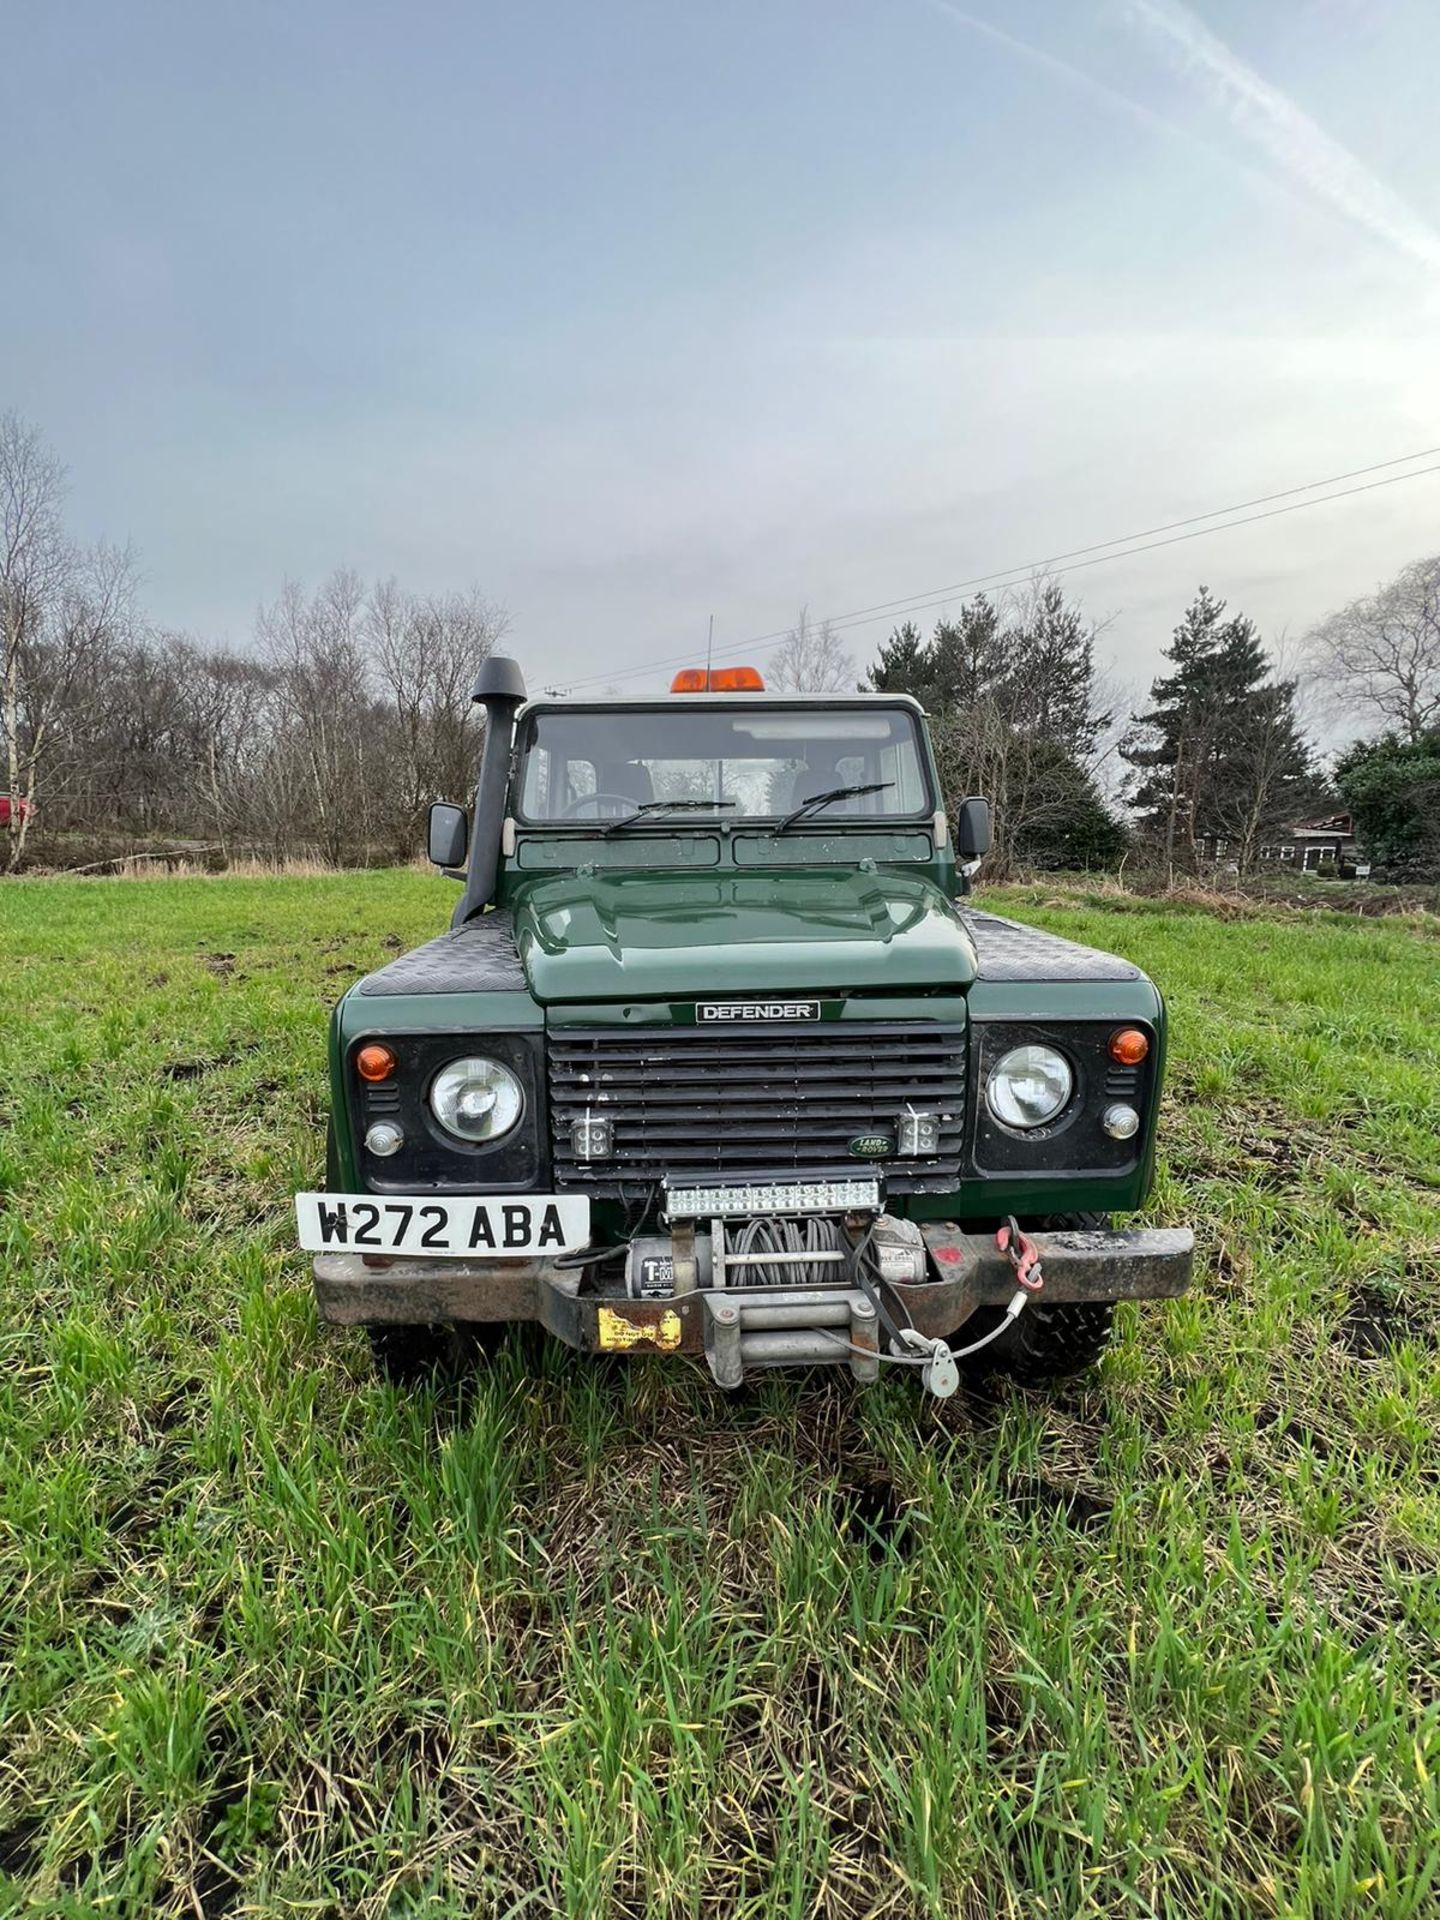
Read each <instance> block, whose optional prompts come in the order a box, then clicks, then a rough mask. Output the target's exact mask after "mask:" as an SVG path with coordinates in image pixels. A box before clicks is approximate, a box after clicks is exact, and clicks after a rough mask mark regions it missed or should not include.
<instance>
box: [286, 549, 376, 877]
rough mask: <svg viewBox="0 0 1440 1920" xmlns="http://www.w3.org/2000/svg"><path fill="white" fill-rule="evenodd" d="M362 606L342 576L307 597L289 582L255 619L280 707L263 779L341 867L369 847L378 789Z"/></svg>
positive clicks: (352, 580) (356, 585) (352, 582)
mask: <svg viewBox="0 0 1440 1920" xmlns="http://www.w3.org/2000/svg"><path fill="white" fill-rule="evenodd" d="M364 601H365V594H364V589H363V587H362V586H361V584H360V580H359V577H358V576H357V575H356V574H354V573H352V572H350V571H349V570H348V569H346V568H341V569H340V570H339V571H338V572H336V573H333V574H332V575H331V576H330V578H329V579H328V580H327V581H326V582H325V584H324V585H323V586H322V587H320V588H319V589H318V591H317V592H316V593H314V594H313V595H310V596H307V595H306V593H305V591H304V589H303V588H302V587H300V586H299V585H298V584H297V583H296V582H295V581H293V580H287V581H286V582H285V585H284V586H283V587H282V589H281V591H280V596H279V598H278V599H277V600H276V601H275V603H274V605H273V606H269V607H262V608H261V609H260V613H259V615H258V617H257V620H256V633H257V637H258V638H259V640H260V644H261V647H262V650H263V652H264V655H265V657H266V659H267V660H268V662H269V664H270V665H271V667H272V668H273V669H274V671H275V674H276V676H277V691H278V693H279V694H280V697H281V700H282V703H283V704H282V706H281V708H280V711H279V712H278V713H277V715H276V717H275V723H274V745H273V747H272V752H271V759H270V766H269V768H268V770H267V775H266V777H267V779H268V780H270V781H271V782H272V791H273V793H274V794H275V795H276V796H278V795H280V794H281V793H282V792H283V793H284V794H285V795H286V796H287V797H288V800H289V803H290V804H288V805H287V807H286V812H287V813H290V814H291V816H292V818H293V819H294V821H295V823H296V824H297V825H298V826H299V827H300V829H301V830H302V831H303V832H304V833H306V834H307V835H308V837H309V838H310V839H311V840H312V842H313V843H314V844H315V845H317V846H318V847H319V848H320V850H321V852H322V853H323V854H324V856H325V858H326V859H327V860H330V861H332V862H334V863H335V864H337V865H338V864H339V863H340V862H341V861H342V860H343V859H344V858H345V856H346V854H347V852H350V851H352V850H354V849H356V848H363V847H364V846H365V845H366V843H367V841H368V838H369V829H370V826H371V823H372V818H373V815H374V813H375V811H376V804H375V803H376V800H377V797H378V796H377V794H376V791H375V783H376V781H377V780H378V779H380V778H382V777H383V775H382V773H381V766H382V763H383V757H384V756H383V747H384V744H385V743H384V741H383V739H378V740H377V738H376V733H377V728H376V726H375V724H374V722H375V718H376V716H375V713H374V702H373V700H372V698H371V694H370V685H369V663H368V660H367V658H366V649H365V643H364V633H363V610H364ZM377 749H379V750H377Z"/></svg>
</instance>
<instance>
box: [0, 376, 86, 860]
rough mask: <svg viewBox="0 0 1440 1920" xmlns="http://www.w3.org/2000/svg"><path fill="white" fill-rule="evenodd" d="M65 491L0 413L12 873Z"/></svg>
mask: <svg viewBox="0 0 1440 1920" xmlns="http://www.w3.org/2000/svg"><path fill="white" fill-rule="evenodd" d="M64 497H65V469H64V468H63V467H62V466H61V465H60V463H59V461H58V460H56V459H55V458H54V457H53V456H52V455H51V453H50V451H49V449H48V448H47V447H46V446H45V443H44V442H43V441H42V439H41V438H40V435H39V434H38V433H37V432H36V431H35V429H34V428H33V427H30V426H27V425H26V423H25V422H24V421H23V420H22V419H21V418H20V416H19V415H18V414H17V413H5V414H3V415H0V733H3V736H4V747H5V784H6V790H7V792H8V793H9V795H10V800H11V805H10V820H9V834H10V849H9V855H8V858H7V861H6V871H7V872H10V873H13V872H14V870H15V869H16V867H18V866H19V864H20V859H21V856H22V854H23V853H24V851H25V836H26V833H27V832H28V829H29V821H30V808H31V805H32V804H33V802H34V798H35V773H36V763H35V760H34V757H33V755H32V756H30V757H29V766H28V769H27V766H26V759H27V754H26V747H27V741H26V739H25V735H24V733H23V732H22V728H23V726H24V719H25V714H24V708H25V695H26V691H27V684H26V683H27V678H28V675H29V672H30V669H31V667H32V665H33V662H34V657H35V653H36V650H37V648H38V647H39V645H40V644H41V635H42V630H43V628H44V624H45V621H46V620H47V618H48V617H49V615H50V613H51V610H52V608H53V605H54V602H55V600H56V599H57V598H58V597H59V595H60V594H61V592H62V591H63V589H64V586H65V582H66V579H67V576H68V574H69V572H70V569H71V564H72V556H71V553H70V548H69V545H68V543H67V541H66V539H65V534H64V529H63V526H62V524H61V519H60V508H61V503H62V501H63V500H64ZM21 801H23V802H25V804H24V805H23V806H22V805H20V804H19V802H21Z"/></svg>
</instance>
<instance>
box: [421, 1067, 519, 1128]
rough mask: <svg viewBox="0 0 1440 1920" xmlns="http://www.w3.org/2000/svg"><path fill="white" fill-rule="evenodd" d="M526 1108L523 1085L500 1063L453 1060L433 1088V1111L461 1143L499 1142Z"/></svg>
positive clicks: (443, 1125) (438, 1074)
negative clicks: (469, 1141)
mask: <svg viewBox="0 0 1440 1920" xmlns="http://www.w3.org/2000/svg"><path fill="white" fill-rule="evenodd" d="M524 1105H525V1095H524V1092H523V1091H522V1089H521V1086H520V1082H519V1081H518V1080H517V1079H516V1078H515V1076H514V1074H513V1073H511V1071H510V1069H509V1068H508V1067H502V1066H501V1064H500V1062H499V1061H498V1060H483V1059H478V1058H477V1059H473V1060H452V1061H451V1062H450V1064H449V1066H448V1067H442V1068H441V1069H440V1071H439V1073H437V1074H436V1076H435V1081H434V1084H433V1086H432V1087H431V1089H430V1111H431V1112H432V1113H433V1114H434V1115H435V1118H436V1119H437V1120H438V1121H439V1122H440V1124H441V1126H442V1127H444V1129H445V1131H446V1132H447V1133H453V1134H454V1135H455V1137H456V1139H457V1140H472V1141H476V1142H483V1141H489V1140H498V1139H499V1138H500V1136H501V1135H502V1134H505V1133H509V1131H510V1129H511V1128H512V1127H513V1126H514V1124H515V1122H516V1121H517V1120H518V1119H519V1118H520V1112H521V1109H522V1108H523V1107H524Z"/></svg>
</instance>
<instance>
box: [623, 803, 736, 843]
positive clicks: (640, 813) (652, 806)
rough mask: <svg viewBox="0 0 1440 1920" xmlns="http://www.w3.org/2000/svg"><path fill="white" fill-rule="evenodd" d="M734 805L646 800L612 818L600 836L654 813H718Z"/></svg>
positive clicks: (630, 824) (630, 825)
mask: <svg viewBox="0 0 1440 1920" xmlns="http://www.w3.org/2000/svg"><path fill="white" fill-rule="evenodd" d="M734 805H735V802H734V801H733V800H644V801H642V802H641V804H640V805H639V806H638V807H636V809H635V811H634V812H633V813H626V814H622V815H621V816H620V818H619V819H618V820H612V821H611V822H610V824H609V826H607V827H605V828H604V829H603V831H602V832H601V835H600V838H601V839H602V840H603V839H604V838H605V837H606V835H607V834H612V833H619V832H620V831H621V829H622V828H624V827H633V826H634V824H635V822H636V821H637V820H644V819H647V818H648V817H649V816H650V815H651V814H652V813H718V812H719V811H720V809H721V808H722V807H733V806H734Z"/></svg>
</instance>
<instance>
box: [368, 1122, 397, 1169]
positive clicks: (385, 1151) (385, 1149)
mask: <svg viewBox="0 0 1440 1920" xmlns="http://www.w3.org/2000/svg"><path fill="white" fill-rule="evenodd" d="M404 1144H405V1136H404V1134H403V1133H402V1132H401V1131H400V1129H399V1127H397V1126H396V1124H395V1122H394V1121H393V1120H377V1121H376V1122H375V1123H374V1125H373V1126H369V1127H367V1128H366V1129H365V1148H366V1151H367V1152H368V1153H375V1154H378V1155H379V1156H380V1158H381V1159H382V1160H388V1159H389V1158H390V1155H391V1154H392V1153H398V1152H399V1151H400V1149H401V1147H403V1146H404Z"/></svg>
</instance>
